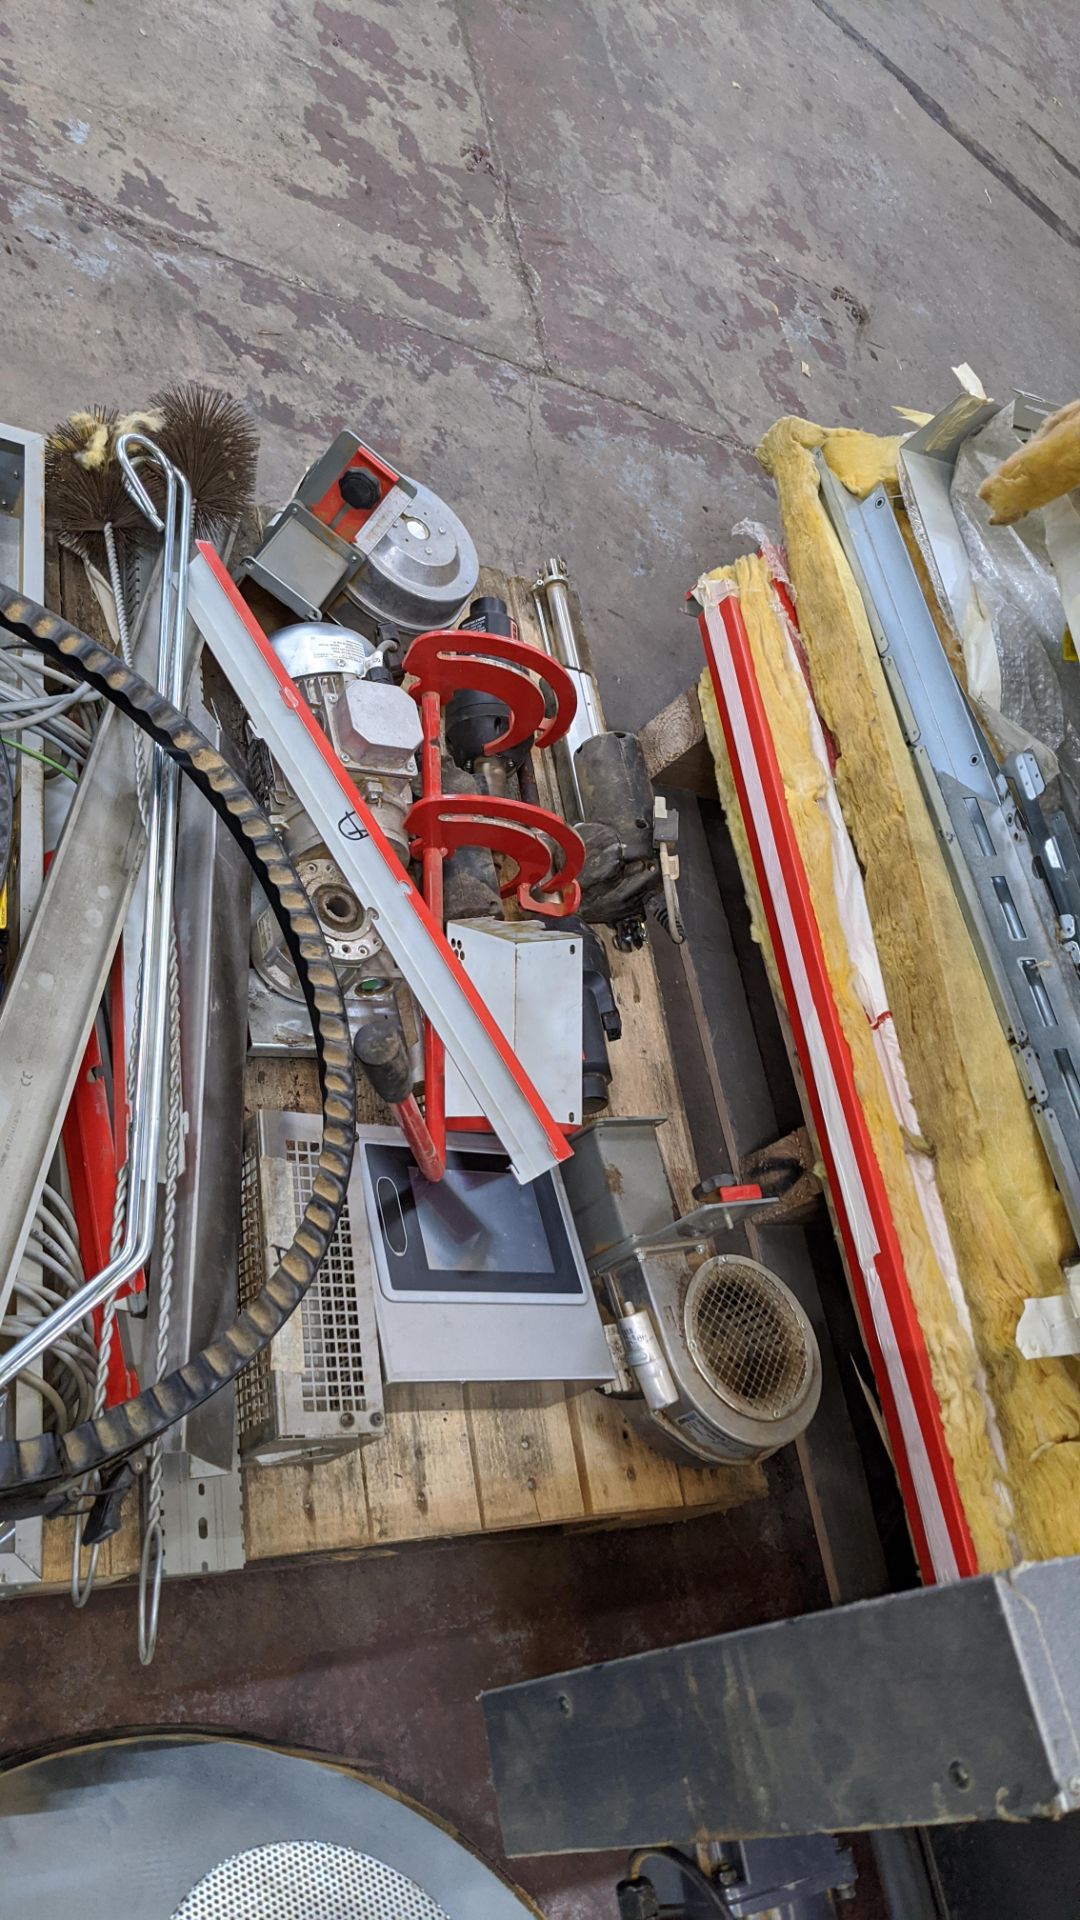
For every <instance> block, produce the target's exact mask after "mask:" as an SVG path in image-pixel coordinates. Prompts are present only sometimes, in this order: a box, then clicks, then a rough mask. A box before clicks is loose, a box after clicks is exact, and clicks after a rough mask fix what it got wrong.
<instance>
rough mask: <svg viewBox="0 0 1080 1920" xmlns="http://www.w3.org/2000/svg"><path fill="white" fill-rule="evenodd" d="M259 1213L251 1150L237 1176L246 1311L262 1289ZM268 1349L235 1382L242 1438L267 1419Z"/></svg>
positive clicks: (256, 1160)
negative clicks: (239, 1174) (238, 1180)
mask: <svg viewBox="0 0 1080 1920" xmlns="http://www.w3.org/2000/svg"><path fill="white" fill-rule="evenodd" d="M264 1264H265V1255H264V1252H263V1234H262V1209H261V1207H260V1204H259V1156H258V1154H257V1152H256V1150H255V1148H254V1146H249V1147H247V1148H246V1149H245V1151H244V1163H243V1168H242V1171H241V1176H240V1259H239V1288H240V1305H241V1306H242V1307H246V1306H247V1305H248V1303H249V1301H251V1300H254V1298H255V1295H256V1294H257V1293H258V1292H259V1289H260V1287H261V1286H262V1285H263V1281H264V1279H265V1274H264V1271H263V1268H264ZM272 1404H273V1402H272V1399H271V1393H270V1349H269V1347H264V1348H263V1349H262V1351H261V1352H260V1353H257V1354H256V1355H255V1358H254V1360H253V1361H252V1362H251V1364H250V1366H246V1367H245V1368H244V1370H243V1372H242V1373H241V1374H240V1375H239V1377H238V1379H237V1382H236V1417H237V1424H238V1426H239V1429H240V1434H241V1437H243V1436H245V1435H247V1434H250V1433H253V1432H255V1431H257V1430H261V1429H262V1428H264V1427H265V1425H266V1423H267V1421H268V1420H269V1418H270V1412H271V1407H272Z"/></svg>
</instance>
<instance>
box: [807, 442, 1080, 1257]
mask: <svg viewBox="0 0 1080 1920" xmlns="http://www.w3.org/2000/svg"><path fill="white" fill-rule="evenodd" d="M819 464H820V472H821V488H822V497H823V499H824V501H825V505H826V507H827V508H828V511H829V515H830V517H831V519H832V522H833V525H834V526H835V528H836V532H837V535H838V537H839V539H840V544H841V546H842V547H843V549H844V553H845V555H846V558H847V560H848V564H849V565H850V567H851V570H852V572H853V574H854V576H855V580H856V584H857V585H858V587H859V590H860V592H861V593H862V596H863V601H864V603H865V606H866V612H867V618H868V619H869V622H870V627H871V631H872V632H873V635H874V640H875V643H876V645H877V648H878V651H879V653H880V654H881V660H882V666H883V668H884V670H885V678H886V680H887V682H888V685H889V690H890V692H891V694H892V696H893V700H894V702H895V704H896V710H897V716H898V718H899V721H900V726H901V729H902V731H903V734H904V738H905V739H906V741H907V743H908V746H909V747H910V749H911V753H912V757H913V759H914V761H915V766H916V770H917V772H918V776H919V782H920V785H921V786H922V789H923V793H924V795H925V797H926V802H927V806H928V807H929V809H930V814H931V817H932V819H933V821H934V825H935V828H936V830H937V833H938V837H939V839H940V841H941V844H942V848H943V850H944V853H945V859H946V863H947V865H948V868H949V873H950V876H951V878H952V881H953V884H954V886H955V888H956V892H957V896H958V898H959V901H960V905H961V908H962V909H963V913H964V918H965V920H966V922H967V925H968V930H969V932H970V934H971V938H972V941H973V942H974V945H975V949H976V952H977V953H978V956H979V959H980V962H981V964H982V967H983V971H984V973H985V975H986V981H987V985H988V987H989V989H990V994H991V997H992V999H993V1001H994V1005H995V1008H996V1010H997V1014H998V1018H999V1019H1000V1021H1001V1024H1002V1027H1003V1028H1004V1031H1005V1035H1006V1038H1007V1039H1008V1042H1009V1045H1010V1047H1011V1048H1012V1052H1013V1057H1014V1059H1015V1061H1016V1065H1017V1070H1018V1072H1019V1074H1020V1080H1021V1084H1022V1086H1023V1088H1024V1092H1025V1094H1026V1095H1027V1098H1028V1100H1029V1101H1030V1103H1031V1108H1032V1112H1033V1114H1034V1117H1035V1122H1036V1125H1037V1126H1038V1129H1039V1133H1040V1135H1041V1137H1042V1142H1043V1146H1044V1147H1045V1149H1046V1154H1047V1158H1048V1159H1049V1161H1050V1165H1051V1167H1052V1169H1053V1173H1054V1178H1055V1180H1056V1181H1057V1183H1058V1186H1059V1188H1060V1190H1061V1196H1062V1200H1063V1201H1064V1204H1065V1209H1066V1212H1067V1213H1068V1216H1069V1220H1070V1223H1071V1225H1072V1228H1073V1231H1074V1232H1075V1233H1076V1234H1077V1237H1078V1238H1080V984H1078V983H1077V980H1076V976H1075V973H1074V971H1073V969H1072V967H1071V965H1070V966H1067V967H1066V966H1063V965H1062V957H1061V950H1060V947H1059V944H1058V937H1057V924H1056V920H1055V917H1054V915H1053V913H1052V908H1051V902H1050V899H1049V896H1046V897H1045V898H1040V896H1039V893H1038V892H1037V891H1036V888H1035V886H1034V884H1033V881H1032V877H1031V872H1030V866H1031V863H1030V858H1025V857H1024V849H1025V848H1026V847H1027V845H1028V842H1027V838H1026V835H1025V834H1024V832H1023V827H1022V824H1021V821H1020V818H1019V815H1018V813H1017V809H1016V806H1015V805H1014V803H1013V801H1012V800H1011V799H1010V798H1009V797H1008V789H1007V787H1006V786H1005V782H1004V780H1001V781H1000V783H999V777H998V774H997V770H996V768H995V766H994V764H993V762H992V760H991V758H990V753H989V749H988V747H987V745H986V742H985V740H984V738H983V735H982V733H981V732H980V730H979V727H978V725H977V724H976V721H975V719H974V716H973V715H972V712H971V709H970V707H969V706H968V703H967V700H966V698H965V696H964V693H963V689H962V688H961V687H960V684H959V682H958V681H957V679H956V676H955V674H954V673H953V670H952V668H951V666H950V665H949V661H948V659H947V657H946V654H945V651H944V649H943V647H942V645H941V642H940V640H939V638H938V634H937V629H936V627H935V626H934V623H933V620H932V618H931V616H930V611H929V608H928V607H927V605H926V601H925V599H924V597H923V592H922V588H921V587H920V585H919V582H918V578H917V576H916V573H915V569H914V567H913V566H912V564H911V559H910V556H909V554H908V551H907V548H906V547H905V545H904V540H903V536H902V534H901V532H900V529H899V526H898V525H897V521H896V515H895V514H894V512H893V509H892V503H891V501H890V500H889V497H888V495H887V493H886V492H885V490H884V488H883V487H876V488H875V489H874V491H873V493H871V494H869V495H868V496H867V498H866V499H865V500H862V501H859V500H856V499H855V498H854V496H853V495H852V494H850V493H848V491H847V489H846V488H844V487H842V486H841V485H840V483H839V481H837V480H836V479H835V477H834V476H833V475H832V474H831V473H830V472H829V470H828V468H827V467H826V466H825V464H824V462H821V463H819ZM1070 976H1071V977H1070Z"/></svg>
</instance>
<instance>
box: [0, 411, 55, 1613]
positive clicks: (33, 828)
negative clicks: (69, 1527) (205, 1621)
mask: <svg viewBox="0 0 1080 1920" xmlns="http://www.w3.org/2000/svg"><path fill="white" fill-rule="evenodd" d="M0 461H2V462H3V463H4V467H5V471H6V480H5V485H4V489H3V494H4V509H5V511H6V512H7V513H8V514H9V515H10V518H12V519H16V518H17V520H18V527H19V551H18V561H17V565H16V570H15V577H14V579H13V580H11V581H10V582H9V583H8V584H9V585H11V586H14V587H17V588H18V589H19V592H20V593H24V594H26V595H27V597H28V598H29V599H31V600H36V601H39V602H40V601H42V600H43V599H44V597H45V439H44V435H42V434H40V433H30V432H27V431H26V430H24V429H23V428H22V427H12V426H0ZM27 657H29V658H31V659H32V660H33V661H34V663H35V664H40V663H39V661H38V658H37V656H36V655H29V656H27ZM26 744H27V746H32V747H34V746H38V745H40V741H39V738H38V736H36V735H35V734H34V733H33V732H32V731H28V732H27V734H26ZM3 751H4V749H3V748H2V747H0V753H2V752H3ZM15 817H16V821H17V824H18V834H17V854H16V864H15V869H14V875H13V879H14V884H13V885H12V884H10V883H9V887H8V903H7V904H8V928H9V939H10V941H11V946H12V951H13V953H14V954H15V955H16V957H17V956H18V953H19V950H20V946H21V943H22V941H23V939H24V937H25V935H26V934H27V932H28V929H29V927H30V925H31V922H32V917H33V913H34V909H35V908H36V906H37V904H38V900H39V898H40V896H41V886H42V879H43V875H44V865H45V769H44V767H43V766H42V764H41V762H40V761H39V760H34V759H32V758H31V757H30V756H29V755H20V756H19V769H18V776H17V780H16V782H15ZM43 1177H44V1175H43ZM39 1195H40V1188H39V1189H38V1191H37V1192H35V1194H34V1203H35V1204H36V1202H37V1200H38V1198H39ZM32 1218H33V1208H32V1207H31V1209H30V1210H29V1212H28V1214H27V1220H26V1225H27V1231H29V1227H30V1222H31V1220H32ZM24 1244H25V1243H24ZM25 1264H26V1266H27V1267H28V1268H29V1270H30V1272H31V1274H32V1275H33V1276H34V1277H35V1278H37V1277H40V1273H41V1269H40V1267H38V1266H37V1265H36V1264H35V1263H34V1262H33V1261H32V1260H27V1261H26V1263H25ZM14 1275H15V1269H14V1268H13V1269H12V1274H11V1277H12V1279H14ZM7 1292H8V1287H7V1285H6V1284H5V1281H4V1276H3V1272H2V1270H0V1312H2V1311H3V1303H4V1301H5V1299H6V1297H7ZM12 1415H13V1420H14V1437H15V1438H16V1439H19V1440H29V1439H33V1438H34V1437H36V1435H37V1434H38V1433H40V1431H41V1402H40V1400H39V1398H38V1396H37V1394H36V1393H35V1392H34V1391H33V1389H32V1388H29V1387H26V1386H24V1385H23V1384H22V1383H19V1384H18V1385H17V1386H16V1388H15V1394H14V1406H13V1408H12ZM41 1551H42V1535H41V1521H40V1520H19V1521H16V1523H15V1525H14V1526H13V1527H12V1528H11V1529H10V1531H9V1532H8V1533H7V1534H5V1535H3V1536H0V1587H2V1586H6V1585H24V1584H33V1583H36V1582H37V1581H38V1580H40V1578H41V1566H42V1558H41Z"/></svg>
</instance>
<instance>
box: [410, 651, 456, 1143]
mask: <svg viewBox="0 0 1080 1920" xmlns="http://www.w3.org/2000/svg"><path fill="white" fill-rule="evenodd" d="M410 651H411V649H410ZM420 719H421V724H422V726H423V730H424V737H423V746H422V748H421V762H420V764H421V772H422V774H423V781H424V798H425V799H426V800H429V799H432V798H439V797H440V796H441V794H442V743H441V740H440V733H441V729H442V699H441V697H440V695H439V694H438V693H436V692H425V693H423V694H422V695H421V697H420ZM443 859H444V850H443V848H442V847H440V846H439V845H438V844H437V843H435V842H434V841H433V842H431V843H430V844H428V845H426V846H425V847H424V850H423V857H422V871H423V881H424V900H425V902H426V904H427V908H428V912H429V913H430V914H431V917H432V919H433V920H434V922H435V924H436V926H437V927H440V928H441V927H442V924H443ZM405 1104H406V1105H407V1104H408V1103H407V1102H406V1103H405ZM414 1104H415V1103H414ZM424 1118H425V1124H426V1129H427V1134H428V1138H429V1140H430V1142H431V1151H432V1153H433V1154H434V1156H435V1159H436V1161H437V1162H438V1166H439V1171H438V1173H437V1174H435V1175H434V1176H431V1175H429V1176H428V1177H429V1178H432V1177H434V1178H435V1179H437V1180H439V1179H441V1178H442V1170H443V1167H444V1166H445V1164H446V1049H445V1047H444V1046H443V1043H442V1040H441V1038H440V1036H439V1035H438V1034H437V1033H436V1031H435V1028H434V1026H433V1025H432V1023H431V1021H430V1020H428V1019H426V1018H425V1021H424Z"/></svg>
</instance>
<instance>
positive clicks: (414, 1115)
mask: <svg viewBox="0 0 1080 1920" xmlns="http://www.w3.org/2000/svg"><path fill="white" fill-rule="evenodd" d="M394 1112H395V1113H396V1114H397V1118H398V1125H399V1127H400V1128H401V1131H402V1133H403V1134H404V1135H405V1138H406V1140H407V1141H408V1143H409V1146H410V1147H411V1148H412V1157H413V1159H414V1160H415V1161H416V1164H417V1166H418V1167H419V1169H420V1171H421V1173H422V1174H423V1176H424V1179H425V1180H431V1181H436V1180H441V1179H442V1177H443V1174H444V1173H445V1172H446V1158H445V1152H444V1151H440V1150H439V1149H438V1148H437V1147H436V1145H435V1142H434V1140H433V1139H432V1137H431V1129H430V1128H429V1126H428V1124H427V1121H426V1120H425V1118H424V1115H423V1114H422V1113H421V1111H420V1108H419V1107H418V1106H417V1104H416V1099H415V1096H414V1095H413V1094H411V1093H410V1095H409V1097H408V1099H407V1100H402V1101H401V1102H400V1103H399V1105H398V1106H396V1107H395V1108H394ZM484 1124H485V1126H486V1124H487V1122H486V1121H485V1123H484ZM445 1140H446V1123H445V1119H444V1121H443V1141H444V1143H445Z"/></svg>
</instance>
